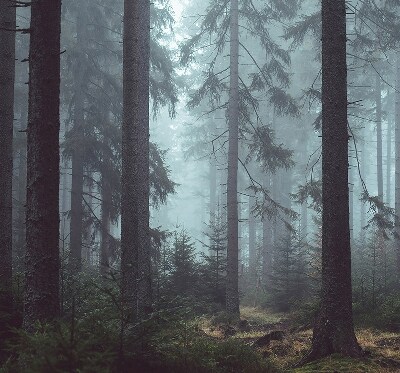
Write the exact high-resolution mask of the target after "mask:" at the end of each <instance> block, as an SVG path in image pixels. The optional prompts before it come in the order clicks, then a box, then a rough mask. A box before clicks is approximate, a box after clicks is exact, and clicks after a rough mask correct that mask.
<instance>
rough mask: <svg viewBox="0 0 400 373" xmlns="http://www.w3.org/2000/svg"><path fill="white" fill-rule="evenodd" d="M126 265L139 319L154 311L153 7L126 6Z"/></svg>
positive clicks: (140, 2) (143, 0)
mask: <svg viewBox="0 0 400 373" xmlns="http://www.w3.org/2000/svg"><path fill="white" fill-rule="evenodd" d="M123 42H124V66H123V75H124V77H123V85H124V92H123V96H124V97H123V106H124V108H123V124H122V180H121V183H122V195H121V250H122V258H121V266H122V292H123V293H122V294H123V298H124V301H125V302H127V303H128V304H129V305H130V307H131V309H132V311H133V316H136V317H141V316H143V315H145V314H146V313H148V312H150V311H151V305H152V296H151V257H150V236H149V193H150V191H149V69H150V2H149V1H148V0H137V1H131V0H125V1H124V35H123Z"/></svg>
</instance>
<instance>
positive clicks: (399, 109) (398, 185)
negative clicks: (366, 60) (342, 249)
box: [395, 52, 400, 288]
mask: <svg viewBox="0 0 400 373" xmlns="http://www.w3.org/2000/svg"><path fill="white" fill-rule="evenodd" d="M399 92H400V53H399V52H397V53H396V93H395V94H396V103H395V111H396V112H395V151H396V160H395V169H396V174H395V213H396V233H397V235H396V241H395V245H396V258H397V261H396V262H397V271H396V273H397V286H398V287H399V288H400V218H399V217H400V93H399Z"/></svg>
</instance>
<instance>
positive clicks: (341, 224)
mask: <svg viewBox="0 0 400 373" xmlns="http://www.w3.org/2000/svg"><path fill="white" fill-rule="evenodd" d="M348 138H349V137H348V130H347V66H346V4H345V0H340V1H339V0H323V1H322V173H323V174H322V188H323V190H322V201H323V212H322V289H321V305H320V310H319V314H318V317H317V320H316V324H315V327H314V333H313V341H312V351H311V353H310V355H309V356H308V357H307V359H306V360H313V359H318V358H321V357H324V356H327V355H331V354H333V353H340V354H343V355H346V356H353V357H359V356H360V355H361V354H362V351H361V348H360V347H359V345H358V343H357V340H356V337H355V334H354V326H353V315H352V288H351V250H350V230H349V187H348Z"/></svg>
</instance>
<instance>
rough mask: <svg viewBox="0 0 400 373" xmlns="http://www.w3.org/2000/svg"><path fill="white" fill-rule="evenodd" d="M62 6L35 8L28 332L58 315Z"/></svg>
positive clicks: (53, 0)
mask: <svg viewBox="0 0 400 373" xmlns="http://www.w3.org/2000/svg"><path fill="white" fill-rule="evenodd" d="M60 32H61V1H60V0H34V1H32V2H31V27H30V51H29V111H28V129H27V131H28V133H27V135H28V137H27V140H28V147H27V169H28V174H27V209H26V210H27V211H26V257H25V268H26V271H25V293H24V320H23V323H24V327H25V329H27V330H31V329H32V328H33V327H34V323H35V321H41V322H46V321H51V320H53V319H55V318H56V317H57V316H58V315H59V311H60V300H59V270H60V262H59V225H60V224H59V220H60V217H59V184H60V170H59V165H60V151H59V131H60V118H59V106H60Z"/></svg>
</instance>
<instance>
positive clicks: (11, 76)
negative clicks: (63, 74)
mask: <svg viewBox="0 0 400 373" xmlns="http://www.w3.org/2000/svg"><path fill="white" fill-rule="evenodd" d="M0 27H1V28H2V29H1V30H0V46H1V49H0V160H1V167H0V232H1V234H0V257H1V261H0V340H1V339H2V338H4V335H3V332H4V331H5V329H6V326H7V325H8V321H7V317H6V316H5V315H11V313H12V310H13V297H12V177H13V151H12V146H13V125H14V81H15V32H13V31H6V30H5V29H8V30H14V29H15V27H16V26H15V6H14V3H13V2H12V1H10V0H0ZM0 343H1V342H0ZM1 344H2V343H1ZM0 347H3V346H0Z"/></svg>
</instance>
